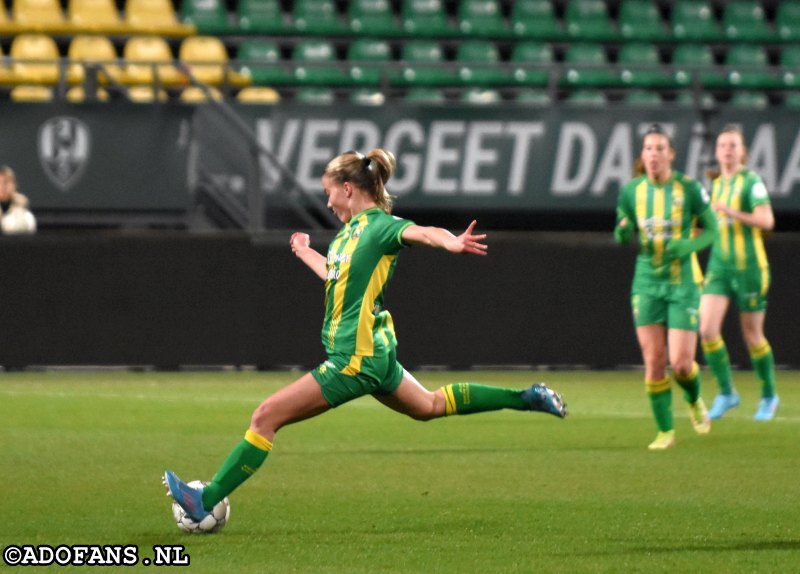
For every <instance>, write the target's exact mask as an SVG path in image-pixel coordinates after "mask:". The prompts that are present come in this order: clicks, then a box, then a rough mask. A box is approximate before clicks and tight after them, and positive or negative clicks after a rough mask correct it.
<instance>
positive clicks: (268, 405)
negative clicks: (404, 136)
mask: <svg viewBox="0 0 800 574" xmlns="http://www.w3.org/2000/svg"><path fill="white" fill-rule="evenodd" d="M395 166H396V161H395V157H394V155H393V154H392V153H391V152H388V151H386V150H383V149H373V150H372V151H370V152H369V153H368V154H367V155H366V156H365V155H363V154H360V153H357V152H346V153H344V154H342V155H340V156H338V157H336V158H334V159H333V160H331V162H330V163H329V164H328V165H327V167H326V168H325V173H324V175H323V177H322V186H323V188H324V190H325V194H326V195H327V197H328V207H329V208H330V209H331V210H332V211H333V212H334V213H335V214H336V216H337V217H338V218H339V219H340V220H341V221H342V223H344V226H343V227H342V228H341V229H340V231H339V233H338V234H337V235H336V237H335V238H334V239H333V241H332V242H331V244H330V246H329V248H328V254H327V257H326V256H324V255H322V254H321V253H319V252H317V251H315V250H314V249H312V248H311V244H310V238H309V236H308V235H306V234H304V233H295V234H294V235H292V237H291V240H290V243H291V247H292V251H293V252H294V253H295V254H296V255H297V257H298V258H300V260H301V261H303V263H305V264H306V265H307V266H308V267H309V268H310V269H311V270H312V271H313V272H314V273H315V274H316V275H317V276H318V277H319V278H320V279H322V280H323V281H325V320H324V323H323V327H322V342H323V344H324V346H325V349H326V351H327V355H328V359H327V360H326V361H325V362H323V363H322V364H321V365H319V366H318V367H317V368H316V369H314V370H313V371H311V372H310V373H307V374H305V375H303V376H302V377H300V378H299V379H297V380H296V381H295V382H293V383H291V384H290V385H288V386H286V387H284V388H283V389H281V390H279V391H278V392H276V393H274V394H273V395H271V396H269V397H267V399H266V400H264V402H262V403H261V405H259V407H258V408H257V409H256V410H255V412H254V413H253V416H252V419H251V421H250V428H249V429H248V430H247V432H246V433H245V436H244V439H243V440H242V441H241V442H240V443H239V444H238V445H237V446H236V447H235V448H234V450H233V451H232V452H231V453H230V455H229V456H228V458H227V459H226V460H225V461H224V463H223V464H222V467H221V468H220V469H219V471H218V472H217V473H216V475H215V476H214V479H213V480H212V482H211V483H210V484H208V485H207V486H205V487H204V488H203V489H194V488H192V487H189V486H188V485H187V484H186V483H184V482H183V481H181V480H180V479H179V478H178V477H177V476H176V475H175V473H173V472H172V471H169V470H168V471H166V473H165V474H164V482H165V484H166V485H167V487H168V489H169V494H170V495H171V496H172V497H173V498H174V499H175V501H176V502H177V503H178V504H179V505H180V506H181V507H183V509H184V510H185V511H186V513H187V514H188V515H189V516H190V517H191V518H192V519H193V520H195V521H199V520H201V519H202V518H203V517H204V516H205V515H206V514H207V513H208V510H209V509H211V508H213V507H214V505H215V504H216V503H217V502H219V501H220V500H222V499H223V498H224V497H225V496H227V495H228V494H230V493H231V492H233V490H234V489H236V488H237V487H238V486H239V485H240V484H242V483H243V482H244V481H245V480H247V479H248V478H249V477H250V476H252V475H253V473H255V472H256V470H258V468H259V467H260V466H261V465H262V464H263V462H264V460H265V459H266V458H267V455H268V454H269V453H270V452H271V451H272V441H273V439H274V437H275V433H277V432H278V430H279V429H280V428H282V427H283V426H285V425H288V424H292V423H296V422H299V421H302V420H304V419H308V418H311V417H314V416H316V415H319V414H322V413H324V412H325V411H327V410H329V409H331V408H334V407H337V406H339V405H342V404H344V403H346V402H348V401H351V400H353V399H355V398H358V397H361V396H364V395H372V396H374V397H375V398H376V399H377V400H378V401H380V402H382V403H383V404H384V405H386V406H387V407H389V408H391V409H394V410H395V411H398V412H400V413H403V414H405V415H408V416H410V417H412V418H414V419H416V420H430V419H435V418H438V417H444V416H448V415H465V414H471V413H479V412H486V411H495V410H500V409H514V410H519V411H542V412H546V413H550V414H553V415H555V416H557V417H561V418H563V417H565V416H566V415H567V408H566V404H565V403H564V401H563V399H562V397H561V395H560V394H559V393H557V392H554V391H552V390H551V389H548V388H547V387H546V386H545V385H544V384H541V383H538V384H535V385H533V386H531V387H530V388H528V389H525V390H516V389H503V388H497V387H492V386H487V385H478V384H469V383H460V384H453V385H447V386H445V387H443V388H440V389H438V390H436V391H433V392H432V391H429V390H427V389H426V388H425V387H423V386H422V385H421V384H420V383H419V382H417V380H416V379H415V378H414V377H413V376H412V375H411V374H410V373H409V372H408V371H406V370H405V369H403V367H402V365H401V364H400V363H399V362H398V361H397V358H396V354H395V347H396V345H397V340H396V339H395V331H394V323H393V322H392V317H391V315H390V314H389V312H388V311H386V310H385V309H383V293H384V289H385V288H386V285H387V283H388V281H389V279H390V278H391V276H392V273H393V271H394V267H395V264H396V263H397V256H398V254H399V252H400V250H401V249H402V248H403V247H404V246H407V245H427V246H430V247H437V248H441V249H446V250H447V251H450V252H451V253H467V254H472V255H486V250H487V246H486V245H485V244H484V243H482V241H483V240H484V239H485V238H486V235H485V234H475V233H473V231H474V228H475V222H474V221H473V222H472V223H471V224H470V225H469V227H467V230H466V231H464V233H462V234H461V235H458V236H455V235H453V234H452V233H450V232H449V231H447V230H445V229H441V228H438V227H422V226H419V225H415V224H414V223H413V222H411V221H408V220H405V219H400V218H397V217H393V216H391V215H390V211H391V197H390V196H389V194H388V192H387V191H386V182H387V181H388V180H389V178H390V177H391V175H392V173H393V172H394V169H395Z"/></svg>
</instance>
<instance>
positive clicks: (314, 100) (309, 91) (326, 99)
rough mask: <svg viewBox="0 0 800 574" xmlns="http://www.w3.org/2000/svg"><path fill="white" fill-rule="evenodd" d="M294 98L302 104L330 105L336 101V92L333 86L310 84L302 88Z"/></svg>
mask: <svg viewBox="0 0 800 574" xmlns="http://www.w3.org/2000/svg"><path fill="white" fill-rule="evenodd" d="M294 99H295V101H297V102H300V103H302V104H309V105H314V106H318V105H321V106H329V105H332V104H333V103H335V102H336V94H335V93H334V92H333V90H332V89H331V88H324V87H321V86H309V87H305V88H300V89H299V90H298V91H297V93H296V94H295V96H294Z"/></svg>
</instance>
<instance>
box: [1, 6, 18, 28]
mask: <svg viewBox="0 0 800 574" xmlns="http://www.w3.org/2000/svg"><path fill="white" fill-rule="evenodd" d="M18 31H19V30H18V29H17V25H16V24H14V22H13V21H12V20H11V18H9V17H8V12H6V6H5V3H3V4H1V5H0V34H4V35H5V34H16V33H17V32H18Z"/></svg>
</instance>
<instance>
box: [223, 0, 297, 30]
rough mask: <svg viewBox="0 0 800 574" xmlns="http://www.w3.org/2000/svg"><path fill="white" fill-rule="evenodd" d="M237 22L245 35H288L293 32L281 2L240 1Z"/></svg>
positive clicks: (237, 9)
mask: <svg viewBox="0 0 800 574" xmlns="http://www.w3.org/2000/svg"><path fill="white" fill-rule="evenodd" d="M236 20H237V22H238V24H239V30H240V31H241V32H242V33H244V34H265V35H268V34H286V33H287V32H288V31H290V30H292V25H291V22H290V18H289V16H288V14H286V13H284V12H283V9H282V8H281V3H280V1H279V0H239V3H238V4H237V5H236Z"/></svg>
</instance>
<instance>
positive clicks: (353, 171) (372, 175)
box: [324, 148, 397, 213]
mask: <svg viewBox="0 0 800 574" xmlns="http://www.w3.org/2000/svg"><path fill="white" fill-rule="evenodd" d="M396 167H397V160H396V159H395V157H394V154H393V153H392V152H390V151H387V150H385V149H381V148H375V149H372V150H370V151H369V152H367V155H364V154H363V153H360V152H357V151H346V152H344V153H343V154H341V155H338V156H336V157H335V158H333V159H332V160H331V161H330V162H328V165H327V166H326V167H325V173H324V175H327V176H328V177H330V178H332V179H333V180H334V181H335V182H336V183H339V184H343V183H344V182H346V181H349V182H350V183H352V184H353V185H354V186H355V187H357V188H358V189H360V190H361V191H364V192H366V193H368V194H369V196H370V197H371V198H372V199H373V200H375V203H376V204H377V206H378V207H380V208H381V209H382V210H383V211H385V212H386V213H391V212H392V203H393V198H392V196H391V195H389V192H388V191H386V182H387V181H389V178H390V177H392V174H393V173H394V170H395V168H396Z"/></svg>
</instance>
